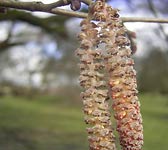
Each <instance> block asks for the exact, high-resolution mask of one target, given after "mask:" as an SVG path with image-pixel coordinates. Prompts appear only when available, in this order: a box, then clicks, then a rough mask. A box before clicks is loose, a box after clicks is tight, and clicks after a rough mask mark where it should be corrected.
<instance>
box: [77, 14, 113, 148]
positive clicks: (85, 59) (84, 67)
mask: <svg viewBox="0 0 168 150" xmlns="http://www.w3.org/2000/svg"><path fill="white" fill-rule="evenodd" d="M89 17H91V16H89ZM89 17H88V18H87V19H85V20H83V21H82V22H81V33H80V34H79V36H78V37H79V40H80V42H81V44H80V48H79V49H77V51H76V53H77V55H78V56H79V57H80V64H79V67H80V77H79V80H80V84H81V86H82V87H83V88H84V89H85V91H84V92H82V93H81V99H82V101H83V105H84V114H85V122H86V124H88V125H89V127H88V128H87V132H88V134H89V136H88V140H89V146H90V150H115V149H116V147H115V143H114V135H113V130H112V126H111V121H110V112H109V104H108V101H109V96H108V90H107V88H106V85H107V84H106V82H105V81H104V75H103V74H102V69H103V68H104V65H103V64H102V62H101V61H102V54H101V51H100V50H99V49H98V48H97V44H98V41H99V37H98V29H97V25H96V24H95V23H94V22H91V20H90V19H89ZM105 88H106V89H105Z"/></svg>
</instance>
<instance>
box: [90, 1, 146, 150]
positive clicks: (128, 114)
mask: <svg viewBox="0 0 168 150" xmlns="http://www.w3.org/2000/svg"><path fill="white" fill-rule="evenodd" d="M92 12H93V14H94V15H95V18H97V20H98V21H99V23H98V24H97V25H98V27H99V37H100V41H99V44H100V43H104V44H105V46H104V51H105V54H104V60H105V62H106V68H107V71H108V73H109V82H108V84H109V91H110V92H109V93H110V96H111V97H112V100H113V105H112V108H113V110H114V113H115V114H114V117H115V119H116V121H117V131H118V133H119V138H120V145H121V146H122V149H123V150H141V149H142V145H143V127H142V117H141V114H140V103H139V101H138V97H137V93H138V91H137V90H136V88H137V82H136V71H135V70H134V68H133V65H134V61H133V59H132V58H131V57H130V56H131V49H130V41H129V39H128V38H127V36H126V29H125V27H124V26H123V24H122V22H121V20H120V19H119V14H118V10H116V9H112V8H111V7H110V6H108V5H107V4H106V3H105V2H102V1H100V0H98V1H97V2H96V3H95V4H94V6H93V8H92Z"/></svg>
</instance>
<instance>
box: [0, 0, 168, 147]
mask: <svg viewBox="0 0 168 150" xmlns="http://www.w3.org/2000/svg"><path fill="white" fill-rule="evenodd" d="M18 1H26V0H18ZM27 1H30V0H27ZM41 1H42V2H44V3H51V2H53V0H41ZM108 3H109V4H110V5H111V6H113V7H115V8H118V9H120V10H121V16H129V17H160V18H167V17H168V9H167V8H168V0H141V1H138V0H109V1H108ZM65 8H66V9H69V6H66V7H65ZM86 10H87V7H86V6H85V5H82V8H81V10H80V11H84V12H85V11H86ZM80 21H81V19H79V18H73V17H67V16H59V15H51V14H49V13H42V12H28V11H21V10H14V9H8V10H7V12H6V13H5V14H4V13H0V26H1V28H0V95H1V100H0V110H1V111H0V119H1V123H0V150H19V149H22V150H29V149H31V150H46V149H50V150H58V149H59V150H67V149H68V150H71V149H73V150H84V149H87V144H86V141H87V140H86V139H85V137H86V136H85V135H84V134H85V132H84V128H85V127H84V123H83V121H82V119H81V118H82V114H81V113H82V112H81V110H80V107H78V108H77V107H76V106H79V105H80V106H81V102H80V101H79V91H80V87H79V85H78V72H79V70H78V65H77V63H78V59H77V58H76V56H75V54H74V53H75V49H76V48H77V47H78V42H77V39H76V35H77V33H78V32H79V31H80V28H79V23H80ZM124 24H125V26H126V27H127V28H128V29H129V30H131V31H134V32H136V34H137V39H136V42H137V52H136V53H135V54H134V55H133V57H134V60H135V67H136V69H137V71H138V83H139V84H138V88H139V90H140V99H142V101H141V103H142V114H143V115H144V117H143V118H144V129H145V143H146V144H145V147H144V149H145V150H151V149H152V150H158V149H161V150H167V148H168V145H167V144H166V143H167V141H166V140H167V134H166V132H165V131H166V130H168V128H167V123H168V122H167V118H168V111H167V110H168V109H167V106H168V101H167V94H168V25H167V24H156V23H138V22H137V23H132V22H131V23H124ZM145 92H150V93H151V94H149V95H148V94H147V95H146V94H143V93H145ZM154 93H161V94H165V95H164V96H163V95H162V96H160V95H155V94H154ZM9 95H10V96H9ZM53 95H54V96H53ZM16 96H17V97H16ZM18 96H19V97H18ZM25 97H26V98H25ZM31 99H32V100H40V102H33V103H29V101H24V100H31ZM151 101H152V103H151ZM154 131H159V133H155V132H154ZM72 137H73V138H72Z"/></svg>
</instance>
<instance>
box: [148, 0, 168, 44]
mask: <svg viewBox="0 0 168 150" xmlns="http://www.w3.org/2000/svg"><path fill="white" fill-rule="evenodd" d="M147 2H148V5H149V8H150V10H151V11H152V12H153V14H154V16H155V17H156V18H158V17H159V15H158V12H157V10H156V8H155V6H154V4H153V2H152V1H151V0H147ZM159 29H160V31H161V32H162V34H163V35H164V37H165V39H166V41H168V35H167V34H166V33H165V31H164V28H163V26H162V25H161V24H159Z"/></svg>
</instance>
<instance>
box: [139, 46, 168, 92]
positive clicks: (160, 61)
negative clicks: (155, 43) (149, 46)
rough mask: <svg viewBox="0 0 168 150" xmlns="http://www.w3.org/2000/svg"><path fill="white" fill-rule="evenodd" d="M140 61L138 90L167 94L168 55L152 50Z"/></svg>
mask: <svg viewBox="0 0 168 150" xmlns="http://www.w3.org/2000/svg"><path fill="white" fill-rule="evenodd" d="M141 61H142V62H141V70H140V72H139V78H138V80H139V89H140V90H141V91H147V92H160V93H168V53H167V52H162V51H161V50H159V49H154V50H152V51H150V53H149V55H147V57H146V58H144V59H142V60H141Z"/></svg>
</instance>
